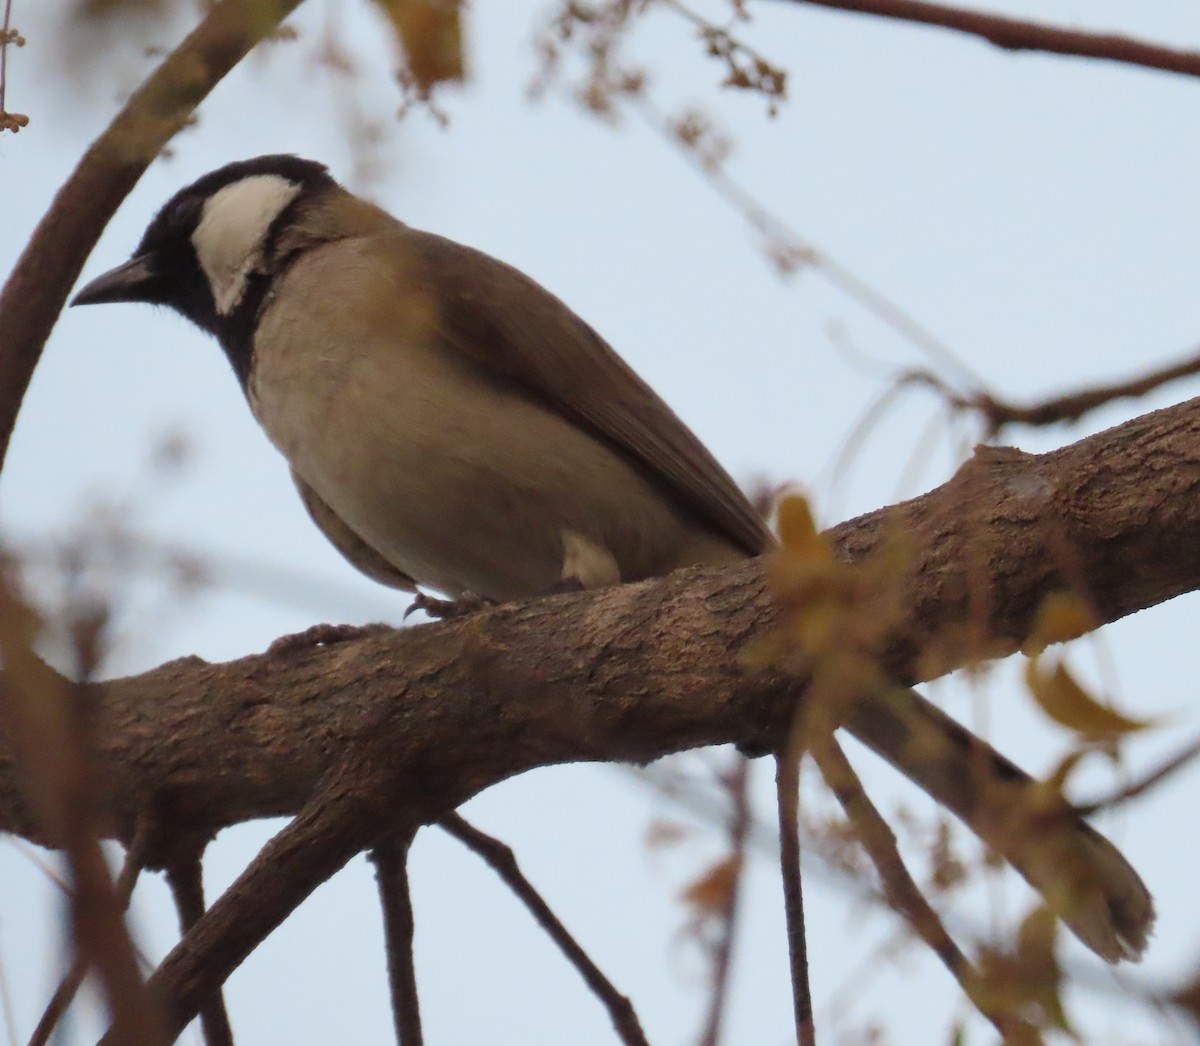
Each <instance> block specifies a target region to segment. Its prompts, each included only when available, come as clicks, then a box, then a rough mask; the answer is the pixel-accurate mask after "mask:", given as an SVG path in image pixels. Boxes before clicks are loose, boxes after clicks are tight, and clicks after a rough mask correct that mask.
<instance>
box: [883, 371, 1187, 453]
mask: <svg viewBox="0 0 1200 1046" xmlns="http://www.w3.org/2000/svg"><path fill="white" fill-rule="evenodd" d="M1196 374H1200V353H1192V354H1190V355H1188V356H1187V357H1185V358H1184V359H1182V360H1178V361H1177V362H1175V363H1168V364H1164V365H1163V366H1162V367H1156V368H1155V369H1154V370H1151V371H1149V372H1147V373H1146V374H1141V375H1138V376H1137V377H1134V378H1128V379H1126V380H1125V381H1116V382H1111V383H1107V384H1102V385H1093V386H1091V387H1089V388H1083V389H1077V390H1075V391H1074V392H1067V393H1063V394H1061V395H1058V396H1049V397H1047V398H1046V399H1043V400H1039V401H1038V402H1036V403H1030V404H1026V405H1021V404H1018V403H1012V402H1009V401H1007V400H1003V399H1000V398H999V397H998V396H995V395H993V394H992V393H991V392H988V391H986V390H979V391H975V392H960V391H958V390H957V389H955V388H953V387H951V385H950V384H949V383H948V382H946V381H944V380H943V379H942V378H940V377H939V376H938V375H936V374H934V373H932V372H931V371H928V370H907V371H903V372H901V373H900V374H899V375H898V376H897V378H896V385H897V386H904V385H923V386H926V387H928V388H930V389H932V390H933V391H934V392H935V393H937V395H938V396H940V397H941V398H942V400H944V401H945V403H946V405H947V406H948V407H949V408H951V409H952V410H954V411H971V412H974V413H976V414H978V415H979V416H980V417H981V418H982V419H983V423H984V435H985V438H987V439H989V440H991V439H994V438H995V437H996V436H998V435H999V434H1000V433H1001V432H1002V431H1003V430H1004V429H1005V428H1007V427H1008V426H1009V425H1028V426H1031V427H1034V428H1042V427H1045V426H1048V425H1057V424H1060V423H1063V422H1072V421H1078V420H1079V419H1080V418H1082V417H1083V416H1084V415H1085V414H1088V413H1089V412H1090V411H1093V410H1096V409H1097V408H1098V407H1103V406H1106V405H1107V404H1109V403H1113V402H1115V401H1117V400H1122V399H1136V398H1138V397H1140V396H1145V395H1148V394H1149V393H1151V392H1154V391H1155V390H1156V389H1159V388H1162V386H1164V385H1167V384H1169V383H1170V382H1172V381H1178V380H1179V379H1181V378H1190V377H1193V376H1194V375H1196Z"/></svg>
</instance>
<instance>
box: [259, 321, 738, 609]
mask: <svg viewBox="0 0 1200 1046" xmlns="http://www.w3.org/2000/svg"><path fill="white" fill-rule="evenodd" d="M249 394H250V400H251V406H252V409H253V410H254V413H255V416H256V417H257V418H258V420H259V422H260V423H261V424H262V426H263V428H264V429H265V430H266V432H267V434H268V436H269V437H270V439H271V441H272V442H273V443H274V444H275V446H276V447H278V448H279V450H280V451H281V452H282V453H283V454H284V456H285V457H286V458H287V459H288V461H289V462H290V464H291V465H292V467H293V468H294V469H295V470H296V472H297V473H298V474H299V475H300V476H301V477H302V478H303V479H304V481H305V482H306V483H308V484H309V485H310V486H312V488H313V489H314V490H315V491H316V492H317V493H318V494H319V495H320V496H321V498H322V499H324V501H325V502H326V503H327V504H328V505H329V506H330V507H331V508H332V509H333V510H334V511H335V512H336V513H337V515H338V516H339V517H340V518H341V519H342V520H343V521H344V522H345V523H346V524H347V525H348V526H349V527H350V528H351V529H352V530H354V531H355V532H356V533H357V534H358V535H359V536H360V537H362V538H363V539H364V540H365V541H366V542H367V543H368V544H370V545H371V546H372V547H373V548H374V549H375V550H376V551H377V552H379V553H380V554H381V555H383V556H384V557H385V558H386V559H387V560H388V561H389V562H390V563H392V564H393V565H394V566H396V567H398V568H399V569H400V570H402V571H404V572H405V573H406V574H408V575H409V576H410V577H412V578H413V579H414V580H415V581H416V582H418V583H419V584H422V585H426V586H429V587H432V588H435V589H439V590H441V591H443V592H447V593H449V594H451V595H458V594H460V593H463V592H473V593H475V594H477V595H480V596H485V597H488V598H492V599H497V600H504V599H512V598H520V597H525V596H532V595H538V594H542V593H545V592H548V591H551V590H553V589H554V588H555V587H556V586H557V585H558V584H560V583H561V581H562V579H563V577H564V574H569V573H570V569H567V570H565V569H564V565H567V566H568V567H570V566H571V563H574V562H576V561H578V562H582V563H584V565H585V568H586V570H587V571H590V572H591V573H590V574H588V575H587V576H586V578H585V580H586V581H587V583H588V584H589V585H590V584H593V583H613V582H616V581H619V580H631V579H634V578H640V577H645V576H649V575H653V574H659V573H666V572H667V571H669V570H670V569H672V568H673V567H674V566H677V565H682V564H683V563H686V562H692V561H699V560H700V559H702V558H711V557H710V556H709V554H707V553H705V554H703V555H702V554H701V552H692V551H691V549H692V548H693V547H696V546H697V542H699V544H700V545H701V546H706V547H709V548H712V549H715V550H716V552H717V553H718V554H719V553H721V552H722V551H725V552H728V551H729V550H728V546H726V545H724V543H723V542H721V541H720V540H719V539H716V538H712V537H709V536H706V535H699V536H698V535H697V533H696V531H695V528H694V526H689V525H688V523H687V522H686V521H685V520H684V519H683V518H682V517H681V515H680V513H679V512H678V511H677V509H676V508H675V506H674V505H673V503H672V502H671V501H670V500H669V499H668V498H667V497H665V496H663V495H662V494H660V493H659V492H658V491H657V490H656V489H655V488H654V487H653V486H652V485H651V484H650V483H649V482H648V481H647V480H646V479H645V477H644V476H643V475H642V474H641V473H640V472H639V471H638V470H636V469H635V468H633V467H632V466H631V465H630V464H628V463H627V462H626V460H625V459H624V458H622V457H621V456H619V455H618V454H616V453H615V452H613V451H611V450H609V449H608V448H607V446H606V445H604V444H603V443H602V442H600V441H598V440H597V439H595V438H593V437H592V436H590V435H588V434H586V433H584V432H582V431H580V430H579V429H576V428H575V427H574V426H572V425H571V424H569V423H567V422H566V421H565V420H563V419H562V418H561V417H560V416H559V415H557V414H555V413H553V412H551V411H550V410H547V409H543V408H541V407H539V406H537V405H535V404H533V403H532V402H530V401H529V400H528V399H526V398H524V397H522V396H519V395H517V394H515V393H513V392H511V391H508V390H506V389H504V388H501V387H498V386H495V385H491V384H489V383H487V382H485V381H484V380H482V378H481V377H480V376H479V375H478V374H477V373H476V372H475V371H474V370H473V369H472V368H471V367H470V365H469V364H465V363H457V362H456V361H452V360H450V359H449V358H447V356H446V355H444V354H442V353H434V352H431V351H429V350H428V349H425V348H410V349H407V350H406V349H402V348H400V347H399V346H398V345H396V344H387V345H377V346H375V347H374V351H369V350H365V349H363V348H361V347H360V348H359V349H354V348H347V347H346V346H345V344H344V343H339V344H328V345H324V346H322V345H319V344H312V343H309V342H306V341H302V340H301V339H299V338H298V337H293V336H290V332H289V331H288V330H287V329H285V328H284V327H283V326H282V325H281V324H280V323H278V322H274V321H273V320H272V313H271V312H268V313H267V315H266V316H264V318H263V322H262V324H261V326H260V330H259V338H258V342H257V348H256V356H255V368H254V375H253V378H252V381H251V386H250V389H249ZM689 555H690V557H691V558H689ZM720 558H736V554H732V555H729V556H721V557H720ZM714 561H715V560H714ZM572 569H573V568H572ZM609 575H611V576H609Z"/></svg>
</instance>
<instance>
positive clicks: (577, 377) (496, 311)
mask: <svg viewBox="0 0 1200 1046" xmlns="http://www.w3.org/2000/svg"><path fill="white" fill-rule="evenodd" d="M403 238H404V240H405V241H406V242H405V244H404V245H403V247H405V248H407V250H406V251H405V253H409V252H411V257H410V261H411V263H412V264H411V266H410V265H405V266H404V268H405V269H406V270H408V271H407V275H408V276H409V277H410V278H415V279H417V280H418V281H420V282H421V284H422V285H423V286H422V287H420V288H419V291H420V292H421V293H423V294H427V295H428V296H429V298H430V299H431V300H434V301H436V302H437V303H438V315H437V319H436V320H435V321H434V322H436V323H437V324H438V325H439V333H440V335H441V337H442V338H443V339H444V340H445V341H446V343H447V344H448V345H449V346H451V347H452V348H453V349H454V350H456V351H457V352H459V353H462V354H463V355H465V356H467V357H469V358H470V359H472V360H473V361H474V362H475V363H476V364H478V365H479V366H480V367H482V368H483V369H485V370H487V371H490V372H492V373H494V374H497V375H502V376H503V377H505V378H507V379H508V380H511V381H513V382H515V383H516V384H517V385H519V386H521V387H523V388H525V389H526V390H528V391H529V392H530V393H532V394H533V395H535V396H536V397H537V398H538V399H539V400H540V401H542V402H545V403H548V404H550V405H552V406H553V407H554V408H555V409H556V410H558V411H559V412H560V413H562V414H563V416H564V417H567V418H568V419H570V420H571V421H572V422H573V423H575V424H577V425H580V426H582V427H584V428H587V429H588V430H590V431H591V432H593V433H594V434H595V435H596V436H597V437H599V438H601V439H603V440H604V441H605V442H607V443H609V444H610V445H611V446H613V447H614V448H615V449H617V450H618V451H619V452H620V453H621V454H623V455H624V456H625V457H626V458H627V459H630V460H632V461H634V462H635V463H636V464H637V465H639V466H640V467H641V468H643V469H644V470H645V471H646V472H647V473H648V474H649V475H651V476H652V477H654V478H655V479H656V480H659V481H666V483H667V484H669V486H670V487H671V489H672V490H673V491H674V493H675V495H676V497H677V499H678V501H679V502H680V503H681V504H682V505H683V506H684V507H685V508H686V509H689V510H690V511H691V512H692V514H693V515H695V516H696V517H697V518H698V519H699V520H700V521H701V522H702V523H706V524H708V525H709V526H710V527H711V528H712V530H713V531H714V532H716V533H718V534H720V535H722V536H724V537H725V538H727V539H728V540H729V541H731V542H732V543H733V544H735V545H736V546H737V547H739V548H741V549H744V550H745V552H746V553H747V555H758V554H759V553H762V552H765V551H766V550H767V549H768V548H770V547H771V545H772V543H773V538H772V537H771V534H770V531H769V530H768V529H767V527H766V524H765V523H764V522H763V520H762V518H761V517H760V516H759V514H758V513H757V512H755V511H754V508H753V507H752V506H751V505H750V503H749V501H748V500H747V499H746V496H745V495H744V494H743V493H742V492H741V490H740V489H739V488H738V486H737V484H736V483H735V482H734V481H733V479H732V478H730V476H729V474H728V473H727V472H726V471H725V470H724V469H723V468H722V467H721V465H720V464H719V463H718V462H717V460H716V458H714V457H713V456H712V454H710V453H709V451H708V449H707V448H706V447H705V446H704V445H703V444H702V443H701V442H700V441H699V440H698V439H697V438H696V437H695V436H694V435H693V434H692V432H691V431H690V430H689V429H688V427H687V426H686V425H684V423H683V422H682V421H680V420H679V418H678V417H677V416H676V415H675V413H674V412H673V411H672V410H671V408H670V407H668V406H667V405H666V403H664V402H663V400H662V399H661V398H660V397H659V396H658V395H657V394H656V393H655V392H654V390H653V389H651V388H650V386H649V385H647V384H646V383H645V382H644V381H642V379H641V378H639V377H638V376H637V374H635V373H634V371H633V370H632V369H631V368H630V367H629V365H628V364H626V363H625V361H624V360H622V359H621V357H620V356H618V355H617V354H616V352H614V351H613V350H612V348H610V347H609V345H608V343H607V342H605V341H604V339H603V338H601V337H600V336H599V335H598V334H597V333H596V332H595V331H594V330H592V328H591V327H589V326H588V325H587V324H586V323H584V322H583V320H581V319H580V318H579V317H578V316H576V315H575V314H574V313H573V312H572V311H571V310H570V309H569V308H567V306H566V305H564V304H563V303H562V302H561V301H559V300H558V298H556V297H554V295H552V294H551V293H550V292H549V291H547V290H546V289H545V288H543V287H542V286H540V285H539V284H537V283H536V282H534V281H533V280H531V279H530V278H529V277H528V276H525V275H524V274H522V273H521V272H519V271H518V270H516V269H514V268H512V267H511V266H509V265H506V264H504V263H503V262H500V261H497V260H496V259H495V258H491V257H489V256H488V255H485V254H482V253H480V252H479V251H475V250H473V249H471V248H469V247H464V246H462V245H461V244H457V243H454V242H453V241H451V240H446V239H443V238H442V237H440V236H435V235H433V234H432V233H425V232H420V231H418V230H415V229H408V228H405V230H404V233H403ZM411 289H413V290H417V289H418V288H411ZM516 346H520V348H519V349H518V348H517V347H516Z"/></svg>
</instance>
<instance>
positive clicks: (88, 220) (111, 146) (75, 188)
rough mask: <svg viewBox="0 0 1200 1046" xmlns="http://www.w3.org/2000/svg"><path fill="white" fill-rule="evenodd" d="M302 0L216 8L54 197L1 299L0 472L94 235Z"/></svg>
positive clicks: (224, 0)
mask: <svg viewBox="0 0 1200 1046" xmlns="http://www.w3.org/2000/svg"><path fill="white" fill-rule="evenodd" d="M299 4H300V0H221V2H220V3H217V4H216V5H215V6H214V7H213V8H212V10H211V11H209V13H208V15H207V16H206V17H205V18H204V20H203V21H202V22H201V23H200V25H199V26H197V28H196V29H195V30H194V31H193V32H192V33H191V34H190V35H189V36H188V37H187V39H186V40H184V41H183V43H181V44H180V45H179V46H178V47H177V48H176V49H175V50H174V51H173V52H172V53H171V54H170V55H169V56H168V57H167V58H166V60H165V61H163V63H162V64H161V65H159V66H158V68H157V69H155V71H154V72H153V73H152V74H151V75H150V77H149V78H148V79H147V80H146V81H145V82H144V83H143V84H142V85H141V86H140V87H139V88H138V89H137V90H136V91H135V92H134V93H133V95H132V96H131V97H130V99H129V101H128V102H126V103H125V107H124V108H123V109H122V110H121V112H120V113H118V114H117V116H116V117H115V118H114V119H113V122H112V123H111V124H109V125H108V127H107V128H106V129H105V131H104V133H103V134H101V135H100V137H99V138H97V139H96V140H95V141H94V142H93V143H92V144H91V146H90V147H89V148H88V150H87V152H86V153H84V155H83V159H81V160H80V161H79V163H78V165H77V166H76V168H75V170H74V171H73V172H72V174H71V177H70V178H68V179H67V182H66V184H65V185H63V187H62V188H61V189H59V191H58V195H57V196H55V198H54V203H53V204H52V205H51V206H50V210H49V211H47V212H46V214H45V216H44V217H43V218H42V220H41V222H39V223H38V227H37V229H36V230H35V231H34V234H33V238H32V239H31V240H30V241H29V243H28V245H27V246H26V247H25V250H24V252H22V254H21V257H20V259H19V260H18V261H17V264H16V267H15V268H14V269H13V271H12V274H11V275H10V276H9V278H8V281H7V282H6V283H5V285H4V289H3V291H0V464H3V461H4V456H5V454H6V453H7V451H8V441H9V439H10V438H11V436H12V430H13V426H14V425H15V424H16V420H17V412H18V411H19V410H20V408H21V401H22V399H24V396H25V390H26V388H28V387H29V380H30V378H31V377H32V376H33V370H34V367H36V366H37V362H38V359H39V358H40V357H41V354H42V348H43V346H44V345H45V344H46V339H47V338H48V337H49V336H50V330H51V328H52V327H53V326H54V322H55V320H56V319H57V318H58V314H59V312H60V311H61V310H62V307H63V305H64V304H65V303H66V300H67V294H68V292H69V291H70V289H71V287H72V285H73V284H74V283H75V281H76V280H77V279H78V278H79V273H80V271H81V270H82V269H83V263H84V262H85V261H87V257H88V255H89V254H91V252H92V248H93V247H94V246H95V245H96V241H97V240H98V239H99V238H100V233H101V232H103V231H104V227H105V226H106V225H107V224H108V222H109V219H110V218H111V217H112V216H113V214H114V213H115V212H116V210H117V208H118V207H119V206H120V204H121V201H122V200H124V199H125V197H126V196H127V195H128V194H129V192H130V190H131V189H132V188H133V187H134V185H136V184H137V181H138V179H139V178H140V177H141V176H142V173H143V172H144V171H145V170H146V168H147V167H149V166H150V163H151V161H152V160H153V159H154V158H155V157H156V156H157V155H158V154H159V152H160V151H161V150H162V148H163V146H164V145H166V144H167V142H169V141H170V140H171V138H172V137H174V135H175V134H176V132H177V131H179V130H180V128H182V127H183V126H184V125H185V124H186V123H187V121H188V119H189V118H190V117H191V115H192V113H193V112H194V111H195V109H196V107H197V106H198V105H199V104H200V103H201V102H202V101H203V100H204V99H205V98H206V97H207V96H208V94H209V92H210V91H211V90H212V89H213V88H214V87H215V86H216V85H217V84H218V83H220V82H221V79H222V78H223V77H224V76H225V75H226V74H227V73H228V72H229V71H230V70H231V69H232V68H233V67H234V66H235V65H237V63H238V62H240V61H241V60H242V59H243V58H244V57H245V56H246V54H247V53H248V52H249V51H250V49H251V48H252V47H254V45H255V44H257V43H258V42H259V41H260V40H262V39H263V38H264V37H265V36H267V35H268V34H270V33H271V32H272V31H273V30H274V29H275V28H276V27H277V26H278V25H279V23H280V22H281V21H282V20H283V19H284V18H286V17H287V16H288V15H289V14H290V13H291V12H292V11H293V10H294V9H295V8H296V7H297V6H299Z"/></svg>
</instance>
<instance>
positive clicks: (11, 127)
mask: <svg viewBox="0 0 1200 1046" xmlns="http://www.w3.org/2000/svg"><path fill="white" fill-rule="evenodd" d="M14 45H16V46H17V47H24V46H25V40H24V39H23V38H22V36H21V34H20V33H18V32H17V31H16V30H15V29H13V28H12V0H4V24H3V25H2V26H0V131H12V132H13V134H16V133H17V131H19V130H20V129H21V128H22V127H25V126H27V125H28V123H29V117H28V116H26V115H25V114H24V113H10V112H9V111H8V109H7V108H5V100H6V98H7V96H8V49H9V48H10V47H12V46H14Z"/></svg>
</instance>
